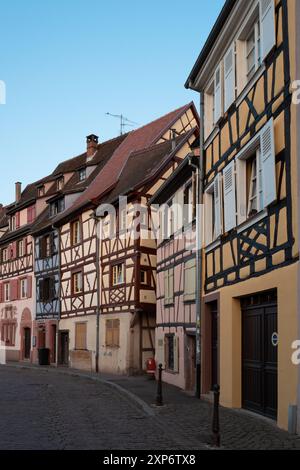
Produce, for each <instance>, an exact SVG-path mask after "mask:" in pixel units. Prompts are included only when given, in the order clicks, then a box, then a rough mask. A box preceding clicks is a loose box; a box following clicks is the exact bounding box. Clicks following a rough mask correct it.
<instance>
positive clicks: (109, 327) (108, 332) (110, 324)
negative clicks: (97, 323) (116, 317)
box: [105, 320, 113, 346]
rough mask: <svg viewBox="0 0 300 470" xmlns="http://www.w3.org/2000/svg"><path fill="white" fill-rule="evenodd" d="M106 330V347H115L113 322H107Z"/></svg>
mask: <svg viewBox="0 0 300 470" xmlns="http://www.w3.org/2000/svg"><path fill="white" fill-rule="evenodd" d="M105 326H106V328H105V344H106V346H112V345H113V320H106V325H105Z"/></svg>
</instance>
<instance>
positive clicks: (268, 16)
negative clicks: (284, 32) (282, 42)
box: [259, 0, 276, 59]
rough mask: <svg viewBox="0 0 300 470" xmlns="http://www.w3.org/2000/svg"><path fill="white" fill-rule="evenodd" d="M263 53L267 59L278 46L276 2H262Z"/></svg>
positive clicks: (272, 0) (260, 6) (266, 0)
mask: <svg viewBox="0 0 300 470" xmlns="http://www.w3.org/2000/svg"><path fill="white" fill-rule="evenodd" d="M259 12H260V31H261V53H262V58H263V59H265V58H266V57H267V55H268V54H269V52H270V51H271V50H272V49H273V47H274V46H275V44H276V33H275V5H274V0H260V1H259Z"/></svg>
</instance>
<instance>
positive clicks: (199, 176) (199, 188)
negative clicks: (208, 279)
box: [192, 92, 204, 398]
mask: <svg viewBox="0 0 300 470" xmlns="http://www.w3.org/2000/svg"><path fill="white" fill-rule="evenodd" d="M203 109H204V94H203V93H202V92H201V94H200V157H199V166H194V165H192V166H194V167H195V170H196V199H197V204H196V272H197V281H196V390H195V395H196V397H197V398H201V379H202V373H201V304H202V268H203V263H202V229H203V224H202V221H203V217H202V207H203V206H202V205H203V176H204V171H203V162H204V146H203V142H204V119H203Z"/></svg>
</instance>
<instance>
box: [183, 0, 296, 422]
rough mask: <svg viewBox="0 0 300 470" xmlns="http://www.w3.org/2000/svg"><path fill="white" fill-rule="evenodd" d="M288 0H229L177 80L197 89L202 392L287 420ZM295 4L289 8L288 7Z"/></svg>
mask: <svg viewBox="0 0 300 470" xmlns="http://www.w3.org/2000/svg"><path fill="white" fill-rule="evenodd" d="M297 3H298V1H295V0H259V1H258V0H251V1H249V0H231V1H229V0H228V1H227V2H226V3H225V5H224V8H223V10H222V12H221V14H220V16H219V18H218V20H217V22H216V24H215V26H214V28H213V30H212V32H211V34H210V36H209V38H208V40H207V42H206V44H205V46H204V48H203V50H202V52H201V53H200V55H199V58H198V59H197V61H196V63H195V66H194V68H193V70H192V72H191V74H190V76H189V78H188V80H187V83H186V86H187V87H189V88H191V89H194V90H196V91H199V92H200V93H201V116H202V117H203V133H202V134H203V139H201V146H200V154H201V155H202V156H203V163H204V174H203V182H204V189H205V193H204V205H205V219H204V227H205V247H204V271H205V278H204V286H203V287H204V302H203V306H202V318H201V329H202V332H201V336H202V343H201V350H202V382H201V385H202V392H203V393H208V392H209V391H210V390H211V389H212V386H213V385H214V384H215V383H219V384H220V387H221V403H222V404H223V405H225V406H229V407H235V408H241V407H243V408H246V409H247V410H251V411H253V412H256V413H259V414H262V415H265V416H268V417H271V418H274V419H276V420H277V422H278V425H279V426H281V427H283V428H288V427H289V426H292V423H293V422H295V419H294V415H295V409H296V406H295V405H296V403H297V366H296V365H294V364H293V363H292V360H291V355H292V352H293V350H292V344H293V342H294V341H295V339H296V338H295V336H297V331H298V324H297V275H298V274H297V273H298V271H297V269H298V266H297V263H298V259H299V246H298V243H297V240H298V235H297V233H298V226H297V210H298V196H297V191H298V188H297V179H296V175H297V164H298V161H297V158H296V155H297V153H296V135H297V133H299V123H298V127H297V124H296V114H297V113H296V111H295V106H293V104H292V83H293V81H294V80H296V78H297V76H296V63H295V57H296V55H295V48H296V45H295V31H296V20H295V18H297V12H296V8H297ZM298 11H299V10H298Z"/></svg>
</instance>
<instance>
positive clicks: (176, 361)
mask: <svg viewBox="0 0 300 470" xmlns="http://www.w3.org/2000/svg"><path fill="white" fill-rule="evenodd" d="M173 341H174V343H173V348H174V349H173V350H174V372H179V338H178V336H176V335H174V336H173Z"/></svg>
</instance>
